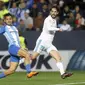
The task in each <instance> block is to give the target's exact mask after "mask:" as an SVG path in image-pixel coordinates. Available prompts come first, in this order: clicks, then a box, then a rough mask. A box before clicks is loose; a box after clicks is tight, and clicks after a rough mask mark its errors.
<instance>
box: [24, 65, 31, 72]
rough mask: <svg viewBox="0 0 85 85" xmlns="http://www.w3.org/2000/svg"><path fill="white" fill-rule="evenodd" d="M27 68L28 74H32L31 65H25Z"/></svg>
mask: <svg viewBox="0 0 85 85" xmlns="http://www.w3.org/2000/svg"><path fill="white" fill-rule="evenodd" d="M25 68H26V71H27V73H30V72H31V65H30V64H27V65H25Z"/></svg>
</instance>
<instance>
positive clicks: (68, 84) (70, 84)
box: [50, 82, 85, 85]
mask: <svg viewBox="0 0 85 85" xmlns="http://www.w3.org/2000/svg"><path fill="white" fill-rule="evenodd" d="M76 84H85V82H75V83H64V84H50V85H76Z"/></svg>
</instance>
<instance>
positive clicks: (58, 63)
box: [56, 62, 65, 75]
mask: <svg viewBox="0 0 85 85" xmlns="http://www.w3.org/2000/svg"><path fill="white" fill-rule="evenodd" d="M56 65H57V67H58V69H59V71H60V74H61V75H62V74H64V73H65V71H64V68H63V64H62V63H61V62H57V63H56Z"/></svg>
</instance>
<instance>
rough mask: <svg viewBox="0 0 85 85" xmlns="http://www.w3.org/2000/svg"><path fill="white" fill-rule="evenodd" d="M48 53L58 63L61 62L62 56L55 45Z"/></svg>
mask: <svg viewBox="0 0 85 85" xmlns="http://www.w3.org/2000/svg"><path fill="white" fill-rule="evenodd" d="M47 52H48V53H49V54H50V55H51V56H52V57H53V58H54V59H56V60H57V61H60V60H61V56H60V54H59V52H58V50H57V48H56V47H55V46H54V45H51V46H50V47H49V48H48V49H47Z"/></svg>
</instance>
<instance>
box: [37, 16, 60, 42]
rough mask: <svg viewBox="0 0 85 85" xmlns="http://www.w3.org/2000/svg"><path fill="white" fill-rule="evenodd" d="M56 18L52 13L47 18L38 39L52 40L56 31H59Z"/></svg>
mask: <svg viewBox="0 0 85 85" xmlns="http://www.w3.org/2000/svg"><path fill="white" fill-rule="evenodd" d="M58 30H59V28H57V24H56V19H53V18H52V17H51V16H50V15H49V16H48V17H47V18H46V19H45V21H44V25H43V31H42V33H41V35H40V36H39V38H38V39H41V40H44V41H49V42H52V41H53V38H54V35H55V32H56V31H58Z"/></svg>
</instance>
